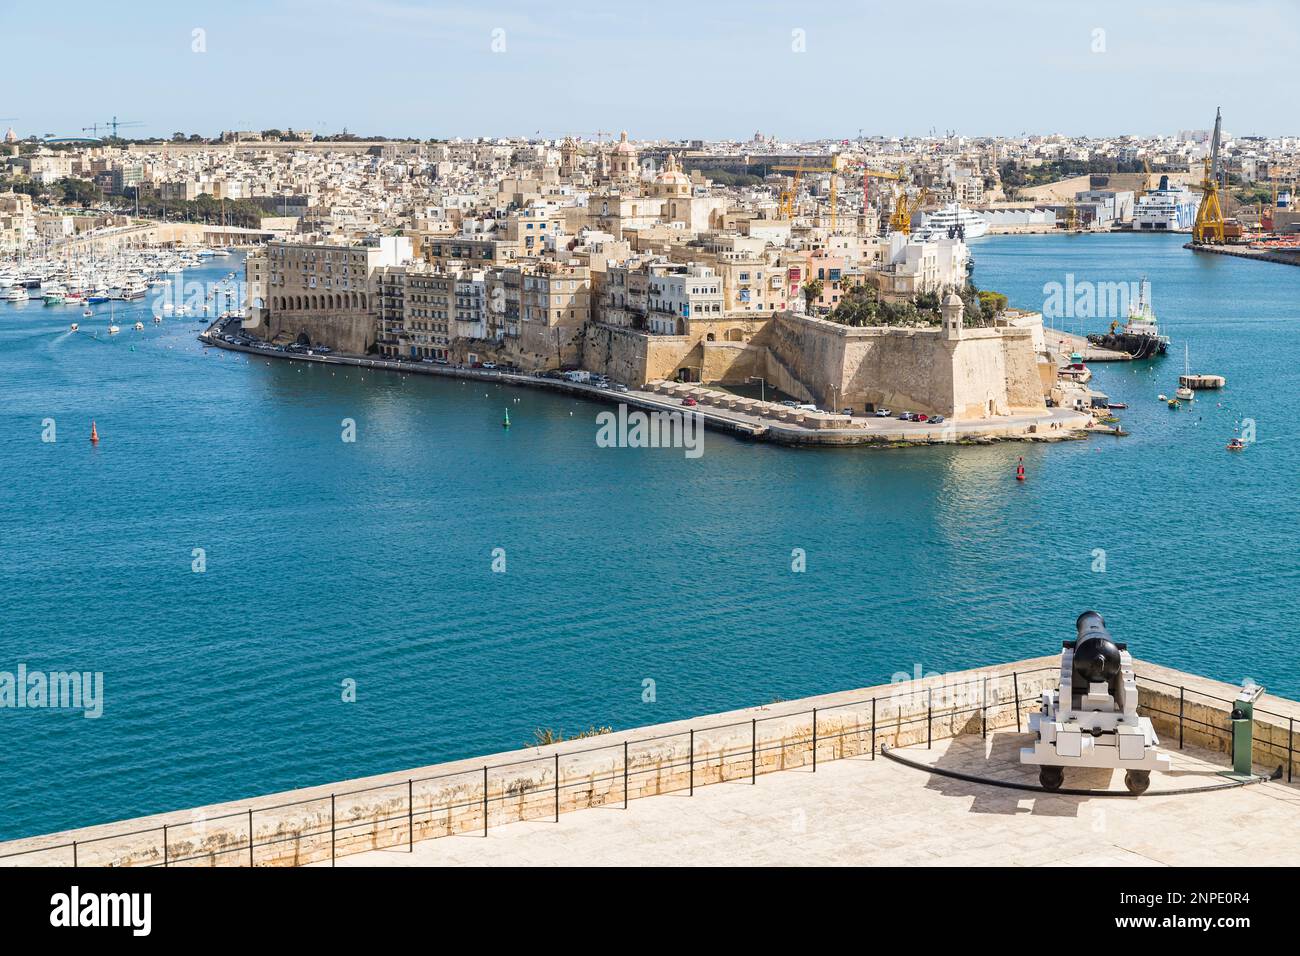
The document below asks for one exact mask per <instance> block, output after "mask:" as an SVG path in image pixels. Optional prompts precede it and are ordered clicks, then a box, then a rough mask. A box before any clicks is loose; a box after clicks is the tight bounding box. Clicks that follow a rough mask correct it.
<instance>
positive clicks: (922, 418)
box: [913, 415, 930, 422]
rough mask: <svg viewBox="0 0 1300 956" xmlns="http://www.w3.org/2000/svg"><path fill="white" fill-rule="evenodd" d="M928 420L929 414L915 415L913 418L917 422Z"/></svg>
mask: <svg viewBox="0 0 1300 956" xmlns="http://www.w3.org/2000/svg"><path fill="white" fill-rule="evenodd" d="M929 420H930V416H929V415H917V416H916V418H914V419H913V421H917V422H928V421H929Z"/></svg>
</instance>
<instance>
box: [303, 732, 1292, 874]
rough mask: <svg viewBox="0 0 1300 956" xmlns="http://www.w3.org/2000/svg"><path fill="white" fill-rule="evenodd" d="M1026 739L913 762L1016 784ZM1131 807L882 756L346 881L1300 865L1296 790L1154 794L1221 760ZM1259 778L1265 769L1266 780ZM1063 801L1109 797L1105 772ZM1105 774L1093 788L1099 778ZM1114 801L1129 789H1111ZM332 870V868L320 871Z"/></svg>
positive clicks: (557, 827)
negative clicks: (967, 775)
mask: <svg viewBox="0 0 1300 956" xmlns="http://www.w3.org/2000/svg"><path fill="white" fill-rule="evenodd" d="M1028 740H1029V737H1028V735H1024V734H1014V733H995V734H992V735H990V738H989V741H988V744H987V751H986V750H985V747H986V745H985V743H984V742H983V741H982V740H981V739H980V738H979V737H975V736H967V737H961V738H957V740H956V742H955V743H953V742H950V741H942V742H936V744H935V747H934V748H933V749H932V750H927V749H926V748H924V747H913V748H907V749H906V750H905V751H900V753H906V754H907V755H908V756H909V757H910V758H912V759H916V760H922V761H933V763H934V764H937V765H940V766H949V767H953V768H956V769H961V770H963V771H967V772H970V771H975V772H982V771H991V772H992V773H994V774H996V775H999V776H1003V777H1017V776H1023V778H1024V779H1026V780H1029V781H1032V779H1033V778H1034V776H1035V775H1034V774H1033V772H1032V771H1028V772H1022V771H1020V770H1019V768H1018V765H1017V763H1016V761H1017V759H1018V758H1017V757H1016V755H1017V754H1018V750H1019V748H1020V746H1022V745H1024V744H1025V743H1026V742H1027V741H1028ZM1172 756H1173V757H1174V772H1173V773H1172V774H1169V775H1161V774H1155V775H1153V777H1152V782H1151V788H1152V789H1151V792H1149V793H1148V794H1146V795H1144V796H1142V797H1138V798H1118V799H1117V798H1109V797H1106V798H1097V797H1071V796H1059V795H1045V794H1042V793H1030V792H1023V791H1017V790H1010V789H1005V788H1000V787H992V786H988V785H985V784H977V783H968V782H965V781H962V780H954V779H951V778H948V777H944V776H940V775H937V774H931V773H927V772H925V771H923V770H918V769H914V768H911V767H906V766H903V765H900V764H898V763H895V762H893V761H891V760H887V759H884V758H882V757H878V758H877V759H876V760H874V761H872V760H871V759H870V758H869V757H853V758H849V759H845V760H835V761H829V762H823V763H821V764H819V766H818V768H817V772H816V773H815V774H814V773H812V772H811V771H810V770H808V769H807V768H802V769H799V770H791V771H786V772H781V773H773V774H768V775H766V776H762V777H760V778H759V779H758V782H757V783H756V784H753V785H751V784H749V783H726V784H718V785H714V786H708V787H701V788H698V789H697V790H696V792H695V795H694V796H693V797H691V796H687V795H685V794H684V793H683V794H680V795H679V794H668V795H665V796H658V797H651V798H647V799H644V800H637V801H633V802H632V803H631V805H630V806H629V808H628V809H627V810H623V809H622V808H621V807H611V808H600V809H591V810H582V811H578V812H575V813H570V814H564V815H561V817H560V821H559V822H558V823H555V822H549V821H548V822H538V823H531V822H530V823H516V824H509V825H506V826H502V827H499V828H497V829H496V830H493V831H490V832H489V833H488V835H487V836H486V837H484V836H482V835H481V834H475V835H472V836H470V835H466V836H456V837H447V838H443V839H437V840H428V841H425V842H422V843H417V844H416V845H415V851H414V853H407V852H404V851H401V850H393V851H389V850H378V851H372V852H367V853H361V854H357V855H354V856H348V857H344V858H341V859H340V860H339V861H338V865H339V866H443V865H462V866H463V865H471V866H472V865H485V866H511V865H539V866H553V865H566V864H570V865H597V866H601V865H605V866H654V865H717V864H727V865H740V866H755V865H782V864H788V865H871V864H880V865H902V866H925V865H957V866H984V865H1011V866H1045V865H1047V866H1050V865H1071V866H1078V865H1119V866H1180V865H1183V866H1185V865H1209V866H1228V865H1248V866H1269V865H1295V864H1296V863H1297V862H1300V786H1292V785H1288V784H1286V783H1283V782H1270V783H1263V784H1258V785H1253V786H1248V787H1242V788H1237V789H1231V790H1224V791H1218V792H1211V793H1195V794H1181V795H1178V794H1173V795H1168V796H1161V795H1159V794H1157V793H1156V792H1155V791H1156V790H1158V789H1159V790H1165V789H1172V788H1174V787H1178V786H1191V785H1201V784H1205V783H1214V782H1218V781H1219V780H1221V779H1222V778H1221V777H1219V776H1218V772H1219V771H1220V770H1223V769H1225V768H1224V763H1223V756H1222V755H1221V754H1215V755H1211V754H1209V753H1208V752H1192V751H1190V750H1189V751H1186V752H1182V753H1180V752H1178V751H1176V750H1175V751H1173V752H1172ZM1260 769H1261V770H1262V769H1264V768H1260ZM1093 773H1094V775H1093V776H1092V777H1090V778H1089V779H1087V780H1083V779H1078V778H1072V779H1071V780H1070V782H1069V783H1068V784H1067V785H1069V786H1091V787H1104V786H1106V785H1107V781H1106V780H1105V779H1104V777H1105V773H1104V772H1093ZM1098 774H1100V776H1098ZM1114 785H1115V786H1116V787H1117V788H1118V787H1120V786H1122V784H1121V783H1118V782H1115V784H1114ZM326 865H328V864H326Z"/></svg>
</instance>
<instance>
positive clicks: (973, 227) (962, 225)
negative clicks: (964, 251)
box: [915, 202, 989, 239]
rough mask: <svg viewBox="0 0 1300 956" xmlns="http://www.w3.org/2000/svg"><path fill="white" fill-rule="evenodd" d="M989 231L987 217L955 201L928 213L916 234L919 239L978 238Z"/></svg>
mask: <svg viewBox="0 0 1300 956" xmlns="http://www.w3.org/2000/svg"><path fill="white" fill-rule="evenodd" d="M988 231H989V221H988V220H987V219H985V218H984V217H983V216H981V215H979V214H978V213H974V212H971V211H970V210H969V209H963V208H962V205H961V203H955V202H953V203H948V204H947V205H946V206H942V207H940V208H939V209H937V210H935V211H934V212H932V213H928V214H927V215H926V216H925V219H924V221H923V222H922V223H921V226H920V227H919V228H918V229H917V230H916V232H915V235H916V237H917V238H918V239H978V238H979V237H980V236H982V235H984V234H985V233H986V232H988Z"/></svg>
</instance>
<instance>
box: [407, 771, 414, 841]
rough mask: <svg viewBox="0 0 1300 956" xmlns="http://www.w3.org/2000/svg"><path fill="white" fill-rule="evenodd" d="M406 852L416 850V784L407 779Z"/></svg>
mask: <svg viewBox="0 0 1300 956" xmlns="http://www.w3.org/2000/svg"><path fill="white" fill-rule="evenodd" d="M406 852H407V853H414V852H415V784H414V782H413V781H411V780H407V781H406Z"/></svg>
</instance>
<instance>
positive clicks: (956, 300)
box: [939, 292, 966, 341]
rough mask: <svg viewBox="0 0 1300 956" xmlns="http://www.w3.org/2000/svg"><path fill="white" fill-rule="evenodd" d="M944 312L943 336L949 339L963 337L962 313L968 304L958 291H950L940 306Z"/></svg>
mask: <svg viewBox="0 0 1300 956" xmlns="http://www.w3.org/2000/svg"><path fill="white" fill-rule="evenodd" d="M939 310H940V312H942V313H943V337H944V338H945V339H947V340H949V341H952V340H954V339H960V338H961V329H962V315H963V314H964V313H965V312H966V306H965V304H964V303H963V302H962V301H961V297H960V296H958V295H957V293H956V292H949V293H948V295H947V296H945V297H944V300H943V304H942V305H941V306H940V307H939Z"/></svg>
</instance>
